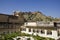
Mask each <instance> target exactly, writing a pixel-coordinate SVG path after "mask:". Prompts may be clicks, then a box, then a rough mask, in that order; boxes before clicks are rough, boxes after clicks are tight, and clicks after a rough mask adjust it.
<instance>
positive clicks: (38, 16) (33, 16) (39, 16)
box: [16, 11, 60, 22]
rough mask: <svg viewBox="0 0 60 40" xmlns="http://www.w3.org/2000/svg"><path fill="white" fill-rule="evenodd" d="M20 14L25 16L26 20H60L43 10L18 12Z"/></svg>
mask: <svg viewBox="0 0 60 40" xmlns="http://www.w3.org/2000/svg"><path fill="white" fill-rule="evenodd" d="M16 13H18V15H20V16H23V17H24V20H25V21H46V22H47V21H60V19H59V18H53V17H51V16H46V15H44V14H43V13H42V12H39V11H37V12H16Z"/></svg>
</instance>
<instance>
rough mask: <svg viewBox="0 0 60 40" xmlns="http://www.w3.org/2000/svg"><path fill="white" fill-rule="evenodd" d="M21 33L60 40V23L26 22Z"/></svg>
mask: <svg viewBox="0 0 60 40" xmlns="http://www.w3.org/2000/svg"><path fill="white" fill-rule="evenodd" d="M21 32H22V33H27V34H31V35H39V36H41V37H49V38H53V39H55V40H57V39H60V22H26V23H24V26H21Z"/></svg>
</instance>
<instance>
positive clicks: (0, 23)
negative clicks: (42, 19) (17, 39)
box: [0, 13, 23, 34]
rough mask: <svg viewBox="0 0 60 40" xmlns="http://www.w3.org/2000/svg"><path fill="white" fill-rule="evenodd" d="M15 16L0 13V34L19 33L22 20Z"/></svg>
mask: <svg viewBox="0 0 60 40" xmlns="http://www.w3.org/2000/svg"><path fill="white" fill-rule="evenodd" d="M16 15H18V14H16ZM16 15H15V14H14V15H7V14H1V13H0V34H7V33H13V32H20V26H21V25H22V24H23V20H22V18H21V17H20V16H16ZM20 18H21V19H20Z"/></svg>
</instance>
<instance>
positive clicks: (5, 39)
mask: <svg viewBox="0 0 60 40" xmlns="http://www.w3.org/2000/svg"><path fill="white" fill-rule="evenodd" d="M17 36H28V37H29V36H31V37H33V38H34V40H54V39H52V38H47V37H40V36H38V35H37V36H34V35H30V34H25V33H19V32H17V33H12V34H2V35H1V37H0V40H13V38H15V37H17Z"/></svg>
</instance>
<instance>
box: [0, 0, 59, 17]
mask: <svg viewBox="0 0 60 40" xmlns="http://www.w3.org/2000/svg"><path fill="white" fill-rule="evenodd" d="M15 10H16V11H27V12H28V11H33V12H34V11H41V12H42V13H43V14H45V15H47V16H52V17H60V0H0V13H4V14H12V13H13V11H15Z"/></svg>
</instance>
